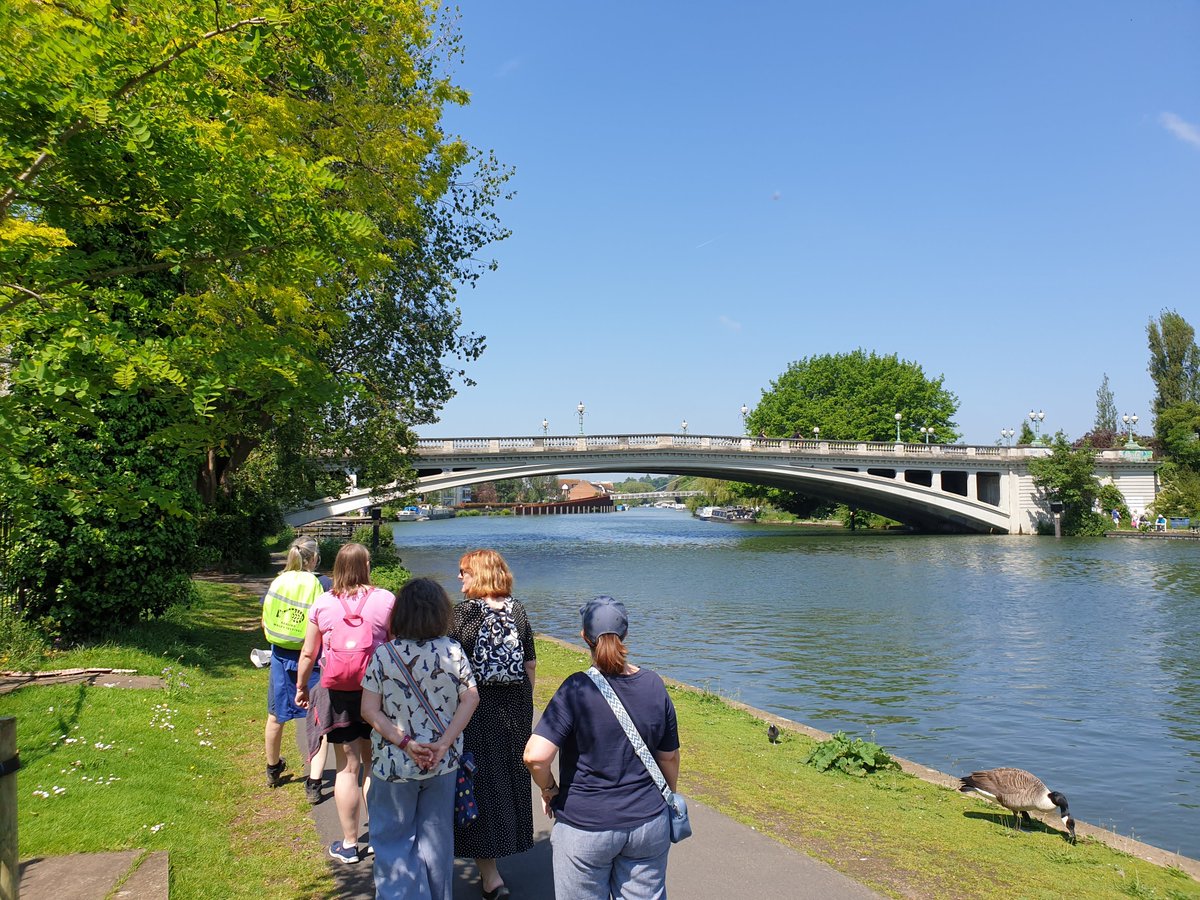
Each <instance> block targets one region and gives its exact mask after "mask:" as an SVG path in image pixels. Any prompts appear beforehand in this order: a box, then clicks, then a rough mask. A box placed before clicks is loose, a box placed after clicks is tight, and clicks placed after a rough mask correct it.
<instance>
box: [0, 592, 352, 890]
mask: <svg viewBox="0 0 1200 900" xmlns="http://www.w3.org/2000/svg"><path fill="white" fill-rule="evenodd" d="M198 589H199V591H200V593H201V597H202V603H201V605H200V606H198V607H196V608H193V609H190V610H177V611H173V612H172V613H171V614H170V615H168V616H166V617H165V618H164V619H162V620H160V621H156V622H152V623H147V624H144V625H141V626H139V627H138V628H136V629H131V630H130V631H129V632H128V633H126V634H125V635H123V636H122V638H121V639H120V640H119V641H111V642H106V643H103V644H98V645H95V646H92V647H88V648H86V649H80V650H74V651H71V652H69V653H64V654H59V655H57V656H56V657H55V658H54V659H53V660H51V661H50V662H49V664H48V666H47V667H48V668H55V669H58V668H69V667H89V666H95V667H112V668H132V669H137V670H138V672H139V674H146V675H160V674H161V675H163V676H164V679H165V682H166V689H165V690H162V689H160V690H126V689H120V688H105V687H103V686H102V680H101V682H99V683H98V684H97V685H96V686H87V685H53V686H44V687H25V688H22V689H20V690H18V691H16V692H14V693H11V694H8V695H5V696H0V715H5V716H10V715H11V716H16V717H17V743H18V747H19V749H20V753H21V765H22V769H21V772H20V773H19V774H18V776H17V777H18V810H19V813H18V820H19V821H18V829H19V832H18V837H19V846H20V855H21V858H22V859H28V858H31V857H37V856H46V855H54V854H64V853H79V852H88V851H100V850H128V849H138V848H144V849H146V850H148V851H149V850H168V851H170V861H171V896H172V897H173V898H197V900H199V898H213V897H230V898H235V897H248V898H249V897H253V898H260V900H261V898H263V897H297V898H299V897H329V896H332V895H333V892H334V888H333V881H332V879H331V877H330V875H329V870H328V866H327V864H326V857H325V854H324V853H323V847H322V845H321V843H320V840H319V838H318V835H317V833H316V830H315V829H314V828H313V826H312V820H311V816H310V807H309V806H308V804H307V803H305V802H304V796H303V788H302V786H301V785H300V784H299V783H296V784H292V785H288V786H287V787H285V788H281V789H279V790H275V791H271V790H268V789H267V788H266V786H265V784H264V779H263V765H264V762H263V749H262V744H263V723H264V716H265V712H266V674H265V671H264V670H260V669H255V668H253V667H252V666H251V665H250V662H249V659H248V655H249V652H250V648H251V647H253V646H255V645H262V633H261V631H260V630H259V628H258V610H259V601H258V598H257V597H256V596H252V595H250V594H248V593H245V592H237V591H235V590H234V589H231V588H228V587H225V586H222V585H210V584H204V583H200V584H198ZM294 745H295V741H294V737H293V732H292V730H291V729H290V728H289V729H288V730H287V731H286V732H285V735H284V751H285V755H286V754H287V751H288V748H289V747H294ZM292 755H293V756H294V753H293V754H292ZM296 762H297V763H298V762H299V760H296Z"/></svg>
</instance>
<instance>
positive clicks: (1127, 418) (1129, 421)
mask: <svg viewBox="0 0 1200 900" xmlns="http://www.w3.org/2000/svg"><path fill="white" fill-rule="evenodd" d="M1137 420H1138V417H1137V416H1136V415H1133V416H1131V415H1130V414H1129V413H1125V415H1123V416H1121V421H1122V422H1124V423H1125V434H1126V438H1127V439H1126V441H1125V446H1126V447H1138V446H1139V444H1138V442H1137V441H1135V440H1134V439H1133V426H1134V425H1136V424H1137Z"/></svg>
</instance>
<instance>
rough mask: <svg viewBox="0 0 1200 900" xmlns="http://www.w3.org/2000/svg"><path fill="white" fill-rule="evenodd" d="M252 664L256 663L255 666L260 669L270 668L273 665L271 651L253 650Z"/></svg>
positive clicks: (251, 655)
mask: <svg viewBox="0 0 1200 900" xmlns="http://www.w3.org/2000/svg"><path fill="white" fill-rule="evenodd" d="M250 662H252V663H254V665H255V666H256V667H257V668H259V669H261V668H263V667H264V666H269V665H270V664H271V651H270V650H257V649H256V650H251V651H250Z"/></svg>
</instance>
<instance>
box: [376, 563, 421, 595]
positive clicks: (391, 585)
mask: <svg viewBox="0 0 1200 900" xmlns="http://www.w3.org/2000/svg"><path fill="white" fill-rule="evenodd" d="M410 578H412V572H410V571H408V569H406V568H404V566H372V567H371V584H373V585H375V586H376V587H381V588H383V589H384V590H385V591H391V592H392V593H393V594H397V593H399V592H400V588H402V587H404V585H406V584H407V583H408V580H409V579H410Z"/></svg>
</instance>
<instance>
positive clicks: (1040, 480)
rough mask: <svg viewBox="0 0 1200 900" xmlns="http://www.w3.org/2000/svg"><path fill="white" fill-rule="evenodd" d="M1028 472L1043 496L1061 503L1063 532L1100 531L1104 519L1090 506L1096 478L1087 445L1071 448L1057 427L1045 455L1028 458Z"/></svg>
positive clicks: (1097, 485) (1096, 490)
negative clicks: (1048, 452)
mask: <svg viewBox="0 0 1200 900" xmlns="http://www.w3.org/2000/svg"><path fill="white" fill-rule="evenodd" d="M1029 474H1030V475H1031V476H1032V477H1033V483H1034V484H1035V485H1036V486H1037V488H1038V490H1039V491H1040V492H1041V495H1042V499H1043V500H1045V501H1046V502H1047V503H1062V504H1063V513H1062V531H1063V534H1066V535H1080V534H1103V533H1104V529H1105V527H1106V526H1107V521H1106V520H1105V518H1104V516H1103V515H1101V514H1099V513H1096V512H1095V511H1094V509H1093V505H1094V503H1095V500H1096V497H1097V496H1098V494H1099V492H1100V480H1099V479H1098V478H1097V477H1096V453H1095V450H1093V449H1092V447H1091V446H1090V445H1085V446H1083V447H1080V448H1078V449H1076V448H1073V447H1071V445H1070V444H1069V443H1067V439H1066V437H1065V436H1064V435H1063V433H1062V432H1061V431H1060V432H1058V433H1057V434H1056V435H1055V436H1054V440H1053V441H1052V442H1051V444H1050V454H1049V455H1048V456H1042V457H1038V458H1036V459H1031V460H1029Z"/></svg>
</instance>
